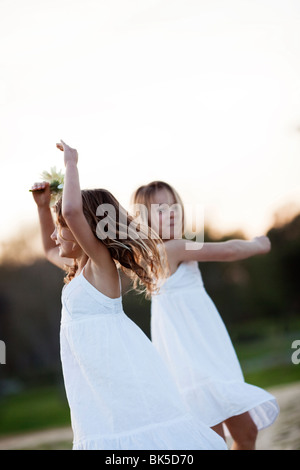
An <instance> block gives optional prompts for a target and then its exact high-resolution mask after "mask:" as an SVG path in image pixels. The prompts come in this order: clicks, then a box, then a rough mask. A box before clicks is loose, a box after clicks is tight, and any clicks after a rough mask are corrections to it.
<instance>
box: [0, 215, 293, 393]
mask: <svg viewBox="0 0 300 470" xmlns="http://www.w3.org/2000/svg"><path fill="white" fill-rule="evenodd" d="M37 236H39V234H38V233H37ZM268 236H269V237H270V239H271V243H272V250H271V252H270V253H269V254H267V255H263V256H256V257H253V258H250V259H247V260H244V261H239V262H234V263H216V262H214V263H201V264H200V269H201V272H202V276H203V280H204V284H205V287H206V290H207V292H208V294H209V295H210V296H211V297H212V299H213V301H214V302H215V304H216V306H217V308H218V309H219V311H220V313H221V315H222V317H223V319H224V322H225V324H226V326H227V328H228V329H229V332H230V334H231V337H232V339H233V340H239V341H252V340H255V338H256V337H257V336H259V335H262V334H263V331H264V328H265V327H266V325H269V326H271V327H274V326H276V325H278V327H279V328H283V329H284V330H285V331H289V329H291V328H293V325H294V324H295V323H294V322H295V320H296V321H297V320H299V312H300V290H299V286H298V284H299V280H298V279H299V275H298V269H299V265H300V214H299V215H297V216H296V217H294V218H293V219H292V220H291V221H289V222H286V223H284V224H283V225H281V226H276V227H274V228H272V229H271V230H270V231H269V233H268ZM26 238H27V240H28V237H26ZM230 238H243V236H242V235H241V234H238V233H233V234H231V235H230V236H227V237H226V238H222V240H226V239H230ZM205 241H217V240H216V239H214V238H213V237H212V236H211V235H210V234H209V232H207V233H206V234H205ZM218 241H221V240H218ZM16 244H17V241H15V245H12V244H11V245H10V248H9V249H10V250H11V252H12V253H18V252H20V248H22V249H23V252H24V247H25V252H26V244H25V242H24V243H23V242H22V239H21V240H19V242H18V244H19V245H21V246H19V247H18V246H16ZM21 251H22V250H21ZM63 277H64V273H63V272H62V271H60V270H59V269H58V268H56V267H54V266H52V265H51V264H50V263H49V262H47V261H45V260H44V259H29V261H28V259H27V262H26V263H25V262H23V264H20V262H19V260H18V261H16V262H12V261H11V259H10V257H9V256H8V257H6V258H5V257H4V259H3V260H2V264H1V265H0V340H2V341H4V342H5V344H6V364H5V365H0V395H1V393H6V392H8V391H9V390H7V388H9V386H8V385H7V384H12V383H14V381H15V382H16V381H19V382H20V383H22V384H24V383H25V384H26V383H30V384H32V383H41V382H43V381H45V383H48V382H49V381H51V382H52V383H53V381H58V382H60V381H61V380H62V374H61V364H60V358H59V327H60V314H61V302H60V297H61V290H62V286H63ZM124 292H126V293H125V294H124ZM123 294H124V297H123V306H124V310H125V312H126V313H127V314H128V316H129V317H130V318H131V319H132V320H133V321H135V322H136V323H137V324H138V325H139V326H140V327H141V328H142V329H143V331H144V332H145V333H146V334H147V335H148V336H149V337H150V302H149V301H146V300H145V299H144V297H143V296H142V295H140V294H136V293H134V292H132V291H130V286H129V284H128V280H127V279H126V278H123ZM251 325H254V327H253V328H251ZM298 325H299V321H298Z"/></svg>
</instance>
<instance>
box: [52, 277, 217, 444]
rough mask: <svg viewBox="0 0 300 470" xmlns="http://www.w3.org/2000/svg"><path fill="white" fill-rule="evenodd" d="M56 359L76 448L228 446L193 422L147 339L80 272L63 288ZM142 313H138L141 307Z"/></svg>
mask: <svg viewBox="0 0 300 470" xmlns="http://www.w3.org/2000/svg"><path fill="white" fill-rule="evenodd" d="M62 304H63V308H62V321H61V359H62V366H63V374H64V381H65V387H66V393H67V398H68V402H69V406H70V410H71V421H72V428H73V433H74V441H73V449H75V450H81V449H106V450H107V449H109V450H121V449H126V450H128V449H135V450H140V449H146V450H156V449H174V450H179V449H190V450H192V449H209V450H211V449H226V447H225V443H224V441H223V439H221V438H220V437H219V436H218V435H217V434H216V433H215V432H213V431H212V430H211V429H210V428H209V427H207V426H206V425H204V424H202V422H198V420H197V422H196V421H194V420H192V418H191V416H190V414H189V412H188V411H187V408H186V407H185V405H184V403H183V401H182V399H181V397H180V395H179V393H178V391H177V389H176V386H175V383H174V381H173V379H172V378H171V375H170V373H169V371H168V370H167V367H166V366H165V364H164V363H163V361H162V359H161V358H160V356H159V354H158V353H157V351H156V350H155V348H154V347H153V345H152V343H151V341H150V340H149V339H148V338H147V336H146V335H145V334H144V333H143V332H142V330H141V329H140V328H139V327H138V326H137V325H136V324H135V323H134V322H132V321H131V320H130V319H129V318H128V317H127V316H126V315H125V313H124V311H123V308H122V299H121V297H120V298H117V299H111V298H109V297H107V296H105V295H104V294H102V293H101V292H99V291H98V290H97V289H96V288H95V287H93V286H92V285H91V284H90V283H89V282H88V281H87V279H86V278H85V277H84V273H83V271H82V272H81V273H80V274H79V275H78V276H77V277H75V278H74V279H73V280H72V281H71V282H70V283H69V284H68V285H67V286H65V287H64V289H63V292H62ZM141 314H142V312H141Z"/></svg>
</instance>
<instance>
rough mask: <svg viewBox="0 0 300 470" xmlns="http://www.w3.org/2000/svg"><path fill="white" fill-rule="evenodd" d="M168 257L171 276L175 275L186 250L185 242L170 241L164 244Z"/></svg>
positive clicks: (180, 240)
mask: <svg viewBox="0 0 300 470" xmlns="http://www.w3.org/2000/svg"><path fill="white" fill-rule="evenodd" d="M164 247H165V251H166V256H167V259H168V263H169V268H170V274H173V273H174V272H175V271H176V270H177V268H178V266H179V264H180V263H181V262H182V254H181V253H182V252H183V251H184V249H185V240H182V239H178V240H168V241H167V242H165V243H164Z"/></svg>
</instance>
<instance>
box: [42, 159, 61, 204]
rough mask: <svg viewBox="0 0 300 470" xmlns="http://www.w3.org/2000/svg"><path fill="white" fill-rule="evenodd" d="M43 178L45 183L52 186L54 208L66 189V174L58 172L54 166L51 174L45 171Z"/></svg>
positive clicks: (51, 201) (51, 202)
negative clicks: (64, 188)
mask: <svg viewBox="0 0 300 470" xmlns="http://www.w3.org/2000/svg"><path fill="white" fill-rule="evenodd" d="M41 177H42V179H43V181H47V183H49V184H50V193H51V199H50V206H53V205H54V204H55V203H56V201H58V199H59V198H60V196H61V195H62V191H63V187H64V174H63V173H62V172H61V171H57V170H56V167H55V166H53V167H51V169H50V172H48V171H43V173H42V174H41Z"/></svg>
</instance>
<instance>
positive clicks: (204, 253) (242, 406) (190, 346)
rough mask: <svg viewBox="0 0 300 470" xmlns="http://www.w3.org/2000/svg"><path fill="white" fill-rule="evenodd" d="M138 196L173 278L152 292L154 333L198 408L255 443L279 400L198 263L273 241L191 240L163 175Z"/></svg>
mask: <svg viewBox="0 0 300 470" xmlns="http://www.w3.org/2000/svg"><path fill="white" fill-rule="evenodd" d="M132 202H133V203H134V204H135V205H137V206H140V211H139V212H140V214H141V215H142V216H143V215H144V217H148V218H147V220H144V222H146V223H148V224H149V226H151V229H152V230H154V231H156V232H157V234H158V235H159V236H160V237H161V238H162V239H163V244H164V248H165V251H166V255H167V261H168V267H169V277H168V279H166V280H163V279H162V280H161V288H160V290H159V293H158V294H157V295H153V296H152V303H151V338H152V342H153V344H154V346H155V347H156V348H157V350H158V352H159V353H160V355H161V356H162V358H163V359H164V361H165V363H166V364H167V365H168V367H169V370H170V371H171V373H172V375H173V377H174V379H175V381H176V383H177V386H178V388H179V391H180V392H181V395H182V397H183V399H184V401H185V403H186V404H187V406H188V407H189V409H190V410H191V412H192V413H193V414H195V415H197V416H198V417H199V418H200V419H201V420H203V421H204V422H205V423H206V424H207V425H209V426H210V427H212V428H213V429H214V430H215V431H216V432H218V433H219V434H220V435H221V436H222V437H223V438H224V439H225V434H224V427H223V424H225V428H227V431H228V430H229V432H230V434H231V436H232V438H233V446H232V449H241V450H246V449H247V450H251V449H254V448H255V443H256V438H257V432H258V430H260V429H263V428H265V427H267V426H269V425H270V424H272V423H273V422H274V420H275V419H276V417H277V415H278V411H279V410H278V405H277V402H276V399H275V398H274V397H273V396H272V395H271V394H270V393H268V392H266V391H265V390H263V389H261V388H259V387H256V386H253V385H250V384H247V383H245V381H244V377H243V373H242V370H241V367H240V364H239V361H238V358H237V356H236V353H235V350H234V348H233V345H232V343H231V340H230V337H229V335H228V332H227V330H226V327H225V325H224V323H223V321H222V318H221V316H220V315H219V313H218V311H217V309H216V307H215V305H214V303H213V302H212V300H211V298H210V297H209V296H208V294H207V292H206V290H205V288H204V285H203V281H202V277H201V273H200V270H199V266H198V262H207V261H227V262H230V261H236V260H241V259H245V258H248V257H250V256H255V255H260V254H264V253H268V251H269V250H270V241H269V239H268V238H267V237H264V236H263V237H257V238H254V239H253V240H251V241H246V240H229V241H226V242H221V243H199V242H194V241H191V240H184V239H183V238H182V236H183V223H184V210H183V209H184V207H183V204H182V201H181V199H180V197H179V195H178V193H177V192H176V191H175V189H174V188H173V187H172V186H170V185H169V184H168V183H165V182H163V181H153V182H152V183H149V184H147V185H144V186H141V187H139V188H138V189H137V190H136V191H135V193H134V195H133V200H132Z"/></svg>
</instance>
